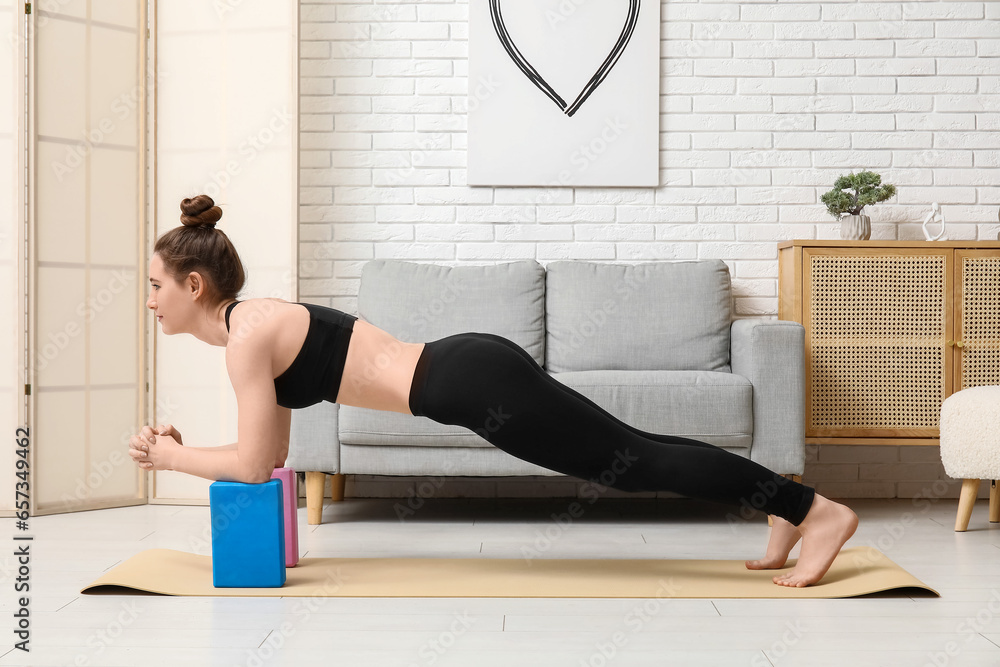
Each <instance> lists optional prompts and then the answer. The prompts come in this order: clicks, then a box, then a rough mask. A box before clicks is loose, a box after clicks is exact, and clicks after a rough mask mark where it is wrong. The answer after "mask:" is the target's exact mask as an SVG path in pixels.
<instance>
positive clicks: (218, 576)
mask: <svg viewBox="0 0 1000 667" xmlns="http://www.w3.org/2000/svg"><path fill="white" fill-rule="evenodd" d="M208 503H209V507H210V512H211V517H212V584H213V585H214V586H215V587H216V588H279V587H281V586H284V585H285V519H284V509H283V506H282V493H281V480H280V479H272V480H270V481H267V482H263V483H261V484H245V483H243V482H221V481H220V482H212V483H211V484H209V486H208Z"/></svg>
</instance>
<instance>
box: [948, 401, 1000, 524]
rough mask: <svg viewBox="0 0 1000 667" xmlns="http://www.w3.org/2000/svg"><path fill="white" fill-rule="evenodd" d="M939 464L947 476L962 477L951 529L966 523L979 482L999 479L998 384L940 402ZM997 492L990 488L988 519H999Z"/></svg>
mask: <svg viewBox="0 0 1000 667" xmlns="http://www.w3.org/2000/svg"><path fill="white" fill-rule="evenodd" d="M940 428H941V463H943V464H944V470H945V472H946V473H948V476H949V477H954V478H956V479H962V480H965V481H964V482H963V484H962V497H961V499H960V500H959V506H958V517H957V518H956V521H955V530H957V531H963V530H965V529H966V527H967V526H968V523H969V517H970V516H971V514H972V506H973V504H975V500H976V496H977V495H978V494H979V481H980V480H983V479H988V480H991V481H994V480H998V479H1000V386H988V387H970V388H968V389H963V390H962V391H959V392H956V393H954V394H952V395H951V396H949V397H948V398H946V399H945V401H944V403H942V404H941V420H940ZM998 500H1000V494H998V493H997V488H996V484H995V483H994V484H993V485H992V486H991V487H990V521H993V522H996V521H997V520H998V519H1000V516H997V515H998V509H1000V505H998V504H997V501H998Z"/></svg>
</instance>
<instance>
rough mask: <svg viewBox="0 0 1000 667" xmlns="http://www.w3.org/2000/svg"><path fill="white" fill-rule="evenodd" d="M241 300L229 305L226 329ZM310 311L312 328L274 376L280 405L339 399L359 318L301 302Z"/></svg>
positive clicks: (307, 403) (296, 405)
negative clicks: (285, 365)
mask: <svg viewBox="0 0 1000 667" xmlns="http://www.w3.org/2000/svg"><path fill="white" fill-rule="evenodd" d="M237 303H241V301H240V300H239V299H237V300H236V301H234V302H233V303H231V304H229V307H228V308H226V330H227V331H228V330H229V313H230V311H232V309H233V308H234V307H235V306H236V304H237ZM291 303H297V304H299V305H300V306H305V308H306V310H308V311H309V330H308V331H307V332H306V339H305V342H303V343H302V347H301V349H299V353H298V354H297V355H296V356H295V359H294V360H293V361H292V364H291V366H289V367H288V368H287V369H286V370H285V371H284V372H283V373H282V374H281V375H279V376H278V377H276V378H274V393H275V396H276V398H277V401H278V405H280V406H282V407H284V408H306V407H309V406H310V405H315V404H316V403H319V402H320V401H329V402H331V403H336V402H337V392H339V391H340V380H341V377H342V376H343V374H344V363H345V362H346V361H347V348H348V346H349V345H350V342H351V334H352V333H353V332H354V323H355V322H356V321H357V320H358V318H357V317H355V316H354V315H348V314H347V313H344V312H342V311H339V310H336V309H334V308H327V307H326V306H317V305H316V304H313V303H300V302H298V301H292V302H291Z"/></svg>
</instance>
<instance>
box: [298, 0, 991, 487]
mask: <svg viewBox="0 0 1000 667" xmlns="http://www.w3.org/2000/svg"><path fill="white" fill-rule="evenodd" d="M585 1H587V0H566V3H567V5H572V4H573V3H581V2H585ZM301 20H302V26H301V40H302V43H301V57H302V62H301V91H302V97H301V126H300V130H301V136H300V142H301V144H300V145H301V151H302V154H301V158H302V162H301V193H300V200H301V209H300V212H301V246H300V255H301V267H300V269H301V281H300V296H301V297H302V298H304V299H308V300H310V301H314V302H317V303H327V304H329V305H331V306H333V307H336V308H340V309H341V310H345V311H347V312H356V294H357V287H358V277H359V275H360V271H361V267H362V266H363V264H364V262H365V261H366V260H369V259H372V258H381V257H395V258H404V259H411V260H416V261H434V262H442V263H456V264H458V263H463V262H471V263H486V262H494V261H509V260H513V259H522V258H534V259H537V260H538V261H540V262H542V263H543V264H544V263H546V262H548V261H552V260H556V259H586V260H608V261H622V262H631V261H649V260H655V259H688V258H720V259H722V260H724V261H725V262H726V263H727V264H728V265H729V266H730V269H731V271H732V274H733V277H734V287H735V290H736V297H737V298H736V308H737V314H738V316H764V317H768V316H770V317H773V316H775V314H776V313H777V307H778V303H777V276H778V267H777V243H778V242H779V241H783V240H787V239H792V238H837V237H838V226H837V224H836V222H835V221H834V220H833V219H832V218H830V217H829V216H828V214H827V213H826V211H825V209H824V207H823V205H822V204H821V203H820V200H819V197H820V196H821V195H822V194H823V193H824V192H826V191H827V190H829V189H830V188H831V187H832V185H833V182H834V180H835V179H836V178H837V176H839V175H840V174H843V173H847V172H849V171H852V170H854V171H857V170H859V169H863V168H868V169H874V170H877V171H878V172H879V173H881V174H882V176H883V180H884V182H889V183H893V184H895V185H896V186H897V188H898V191H899V194H898V196H897V197H896V198H894V199H893V200H890V201H889V202H884V203H882V204H879V205H877V206H875V207H872V208H871V209H869V211H868V213H869V214H870V215H871V216H872V223H873V233H872V237H873V238H876V239H922V238H923V236H922V231H921V227H920V225H921V223H922V221H923V217H924V215H925V214H926V212H927V210H928V208H929V204H930V203H931V202H933V201H937V202H940V203H941V205H942V207H943V210H944V213H945V216H946V218H947V220H948V226H949V235H950V236H951V238H953V239H983V240H995V239H996V238H997V233H998V231H1000V225H998V220H997V209H998V205H1000V157H998V155H1000V151H998V149H1000V2H955V1H948V2H930V1H909V2H867V1H860V2H858V1H848V2H817V1H811V0H810V1H803V2H784V1H782V2H780V3H773V2H750V1H745V2H741V3H737V2H674V1H672V0H667V1H665V2H663V6H662V20H663V25H662V30H661V35H662V48H661V53H662V54H663V58H662V62H661V71H662V73H663V75H662V83H661V98H660V99H661V106H660V109H661V122H660V129H661V132H660V147H661V157H660V170H661V185H660V187H658V188H655V189H653V188H615V189H600V188H577V189H573V188H569V189H567V188H468V187H466V185H465V149H466V135H465V128H466V113H465V112H466V108H467V93H468V88H469V82H468V80H467V72H468V62H467V53H468V42H467V35H468V26H467V20H468V5H467V1H460V2H448V1H441V2H431V1H429V0H422V1H410V2H407V1H405V0H397V1H394V2H392V3H391V4H383V3H374V2H364V1H361V0H358V1H357V2H347V1H342V0H329V1H326V2H311V1H310V0H303V2H302V5H301ZM911 451H912V453H910V452H911ZM927 451H928V450H924V449H923V448H890V449H886V448H875V449H864V448H859V447H848V448H822V449H821V450H820V451H819V452H818V453H817V454H818V455H816V456H812V457H811V460H810V462H809V466H808V468H807V472H806V476H805V481H806V482H809V483H815V484H816V485H817V486H818V488H820V490H821V492H823V489H824V488H825V489H826V490H827V491H829V492H830V493H833V494H838V493H840V494H846V495H866V496H882V495H888V496H894V495H897V494H899V495H901V496H904V497H914V496H917V495H919V493H920V488H919V487H920V485H921V484H925V483H926V484H931V483H933V481H934V480H937V479H939V478H941V477H942V476H943V472H942V471H940V470H938V469H937V468H936V467H935V466H934V457H933V456H932V457H931V458H930V460H928V459H927V458H926V457H927V455H928V454H927ZM929 451H931V452H934V453H936V451H937V450H936V448H931V449H930V450H929ZM831 452H837V453H831ZM841 452H843V453H841ZM871 456H876V457H881V458H877V460H868V457H871ZM828 457H833V458H828ZM910 457H913V458H910ZM938 465H939V461H938ZM490 484H491V486H490V487H489V488H490V489H494V488H495V487H494V486H493V483H492V482H491V483H490ZM496 484H500V485H501V486H502V483H500V482H497V483H496ZM939 486H940V485H939ZM456 488H457V487H456ZM359 490H360V489H359ZM349 491H350V488H349ZM949 493H951V491H949Z"/></svg>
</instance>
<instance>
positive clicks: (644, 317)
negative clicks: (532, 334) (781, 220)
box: [545, 260, 732, 373]
mask: <svg viewBox="0 0 1000 667" xmlns="http://www.w3.org/2000/svg"><path fill="white" fill-rule="evenodd" d="M545 270H546V271H545V280H546V287H545V292H546V303H545V319H546V342H545V347H546V360H547V363H546V368H547V369H548V370H550V371H552V372H554V373H563V372H570V371H588V370H628V371H640V370H659V371H669V370H703V371H722V372H729V371H730V361H729V333H730V325H731V322H732V290H731V281H730V277H729V267H728V266H726V264H725V262H723V261H722V260H698V261H686V262H650V263H644V264H631V265H628V264H602V263H597V262H582V261H559V262H551V263H549V264H548V265H547V266H546V267H545Z"/></svg>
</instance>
